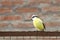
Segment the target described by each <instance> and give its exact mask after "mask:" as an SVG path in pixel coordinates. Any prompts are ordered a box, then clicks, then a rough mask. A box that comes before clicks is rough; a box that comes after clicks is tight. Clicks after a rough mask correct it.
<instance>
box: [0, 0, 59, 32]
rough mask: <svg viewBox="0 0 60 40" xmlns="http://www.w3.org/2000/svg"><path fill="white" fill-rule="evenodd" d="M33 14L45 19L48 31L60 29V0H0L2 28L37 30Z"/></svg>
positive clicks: (0, 27) (2, 29)
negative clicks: (32, 17)
mask: <svg viewBox="0 0 60 40" xmlns="http://www.w3.org/2000/svg"><path fill="white" fill-rule="evenodd" d="M33 14H35V15H38V16H39V17H40V18H41V19H42V20H43V21H44V23H45V26H46V31H59V30H60V0H0V30H1V31H4V30H6V31H7V30H10V31H11V30H12V31H14V30H15V31H16V30H17V31H20V28H24V29H23V30H26V29H25V28H32V30H35V29H34V27H33V24H32V21H31V20H30V19H31V16H32V15H33ZM21 30H22V29H21ZM27 30H30V29H27Z"/></svg>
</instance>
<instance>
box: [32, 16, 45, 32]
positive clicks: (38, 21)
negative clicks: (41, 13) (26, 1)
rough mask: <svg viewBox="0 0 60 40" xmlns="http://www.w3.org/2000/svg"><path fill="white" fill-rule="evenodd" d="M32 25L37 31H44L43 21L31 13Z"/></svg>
mask: <svg viewBox="0 0 60 40" xmlns="http://www.w3.org/2000/svg"><path fill="white" fill-rule="evenodd" d="M32 20H33V25H34V27H35V28H36V29H37V30H38V31H44V29H45V25H44V23H43V21H42V20H41V19H40V18H39V17H38V16H37V15H32Z"/></svg>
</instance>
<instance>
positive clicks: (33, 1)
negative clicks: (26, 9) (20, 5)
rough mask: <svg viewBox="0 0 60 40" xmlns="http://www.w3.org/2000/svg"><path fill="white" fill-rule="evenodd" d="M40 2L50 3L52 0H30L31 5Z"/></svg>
mask: <svg viewBox="0 0 60 40" xmlns="http://www.w3.org/2000/svg"><path fill="white" fill-rule="evenodd" d="M40 3H46V4H50V3H51V0H30V1H29V4H30V5H32V4H33V5H34V4H40Z"/></svg>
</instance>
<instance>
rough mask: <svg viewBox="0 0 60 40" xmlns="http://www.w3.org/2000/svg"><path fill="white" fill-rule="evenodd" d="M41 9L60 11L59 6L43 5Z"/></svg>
mask: <svg viewBox="0 0 60 40" xmlns="http://www.w3.org/2000/svg"><path fill="white" fill-rule="evenodd" d="M42 11H46V12H49V11H50V12H59V11H60V7H59V6H51V7H44V8H42Z"/></svg>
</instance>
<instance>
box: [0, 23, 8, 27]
mask: <svg viewBox="0 0 60 40" xmlns="http://www.w3.org/2000/svg"><path fill="white" fill-rule="evenodd" d="M6 26H8V23H0V27H6Z"/></svg>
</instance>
